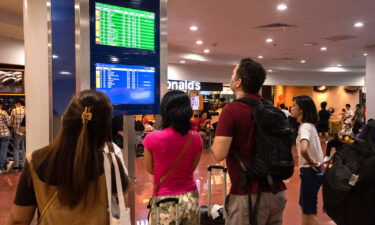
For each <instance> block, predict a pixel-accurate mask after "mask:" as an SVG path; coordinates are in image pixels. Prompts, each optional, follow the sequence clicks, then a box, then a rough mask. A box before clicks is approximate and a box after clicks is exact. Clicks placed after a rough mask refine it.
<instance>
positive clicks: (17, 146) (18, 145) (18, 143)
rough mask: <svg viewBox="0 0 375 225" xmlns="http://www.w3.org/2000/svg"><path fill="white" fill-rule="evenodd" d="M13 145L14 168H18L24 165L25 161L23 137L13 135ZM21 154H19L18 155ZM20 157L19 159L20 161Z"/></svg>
mask: <svg viewBox="0 0 375 225" xmlns="http://www.w3.org/2000/svg"><path fill="white" fill-rule="evenodd" d="M13 145H14V156H13V157H14V167H20V166H23V165H24V164H25V161H26V149H25V135H19V134H17V133H15V134H14V138H13ZM20 153H21V154H20ZM20 155H21V159H20Z"/></svg>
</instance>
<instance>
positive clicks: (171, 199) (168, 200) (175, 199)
mask: <svg viewBox="0 0 375 225" xmlns="http://www.w3.org/2000/svg"><path fill="white" fill-rule="evenodd" d="M167 202H174V204H178V198H165V199H162V200H159V201H157V202H156V203H155V205H156V207H160V204H163V203H167Z"/></svg>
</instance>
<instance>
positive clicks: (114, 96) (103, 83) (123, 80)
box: [95, 63, 155, 104]
mask: <svg viewBox="0 0 375 225" xmlns="http://www.w3.org/2000/svg"><path fill="white" fill-rule="evenodd" d="M95 84H96V89H97V90H99V91H102V92H104V93H105V94H107V96H108V97H109V98H110V100H111V102H112V103H113V104H154V103H155V67H148V66H133V65H119V64H106V63H96V64H95Z"/></svg>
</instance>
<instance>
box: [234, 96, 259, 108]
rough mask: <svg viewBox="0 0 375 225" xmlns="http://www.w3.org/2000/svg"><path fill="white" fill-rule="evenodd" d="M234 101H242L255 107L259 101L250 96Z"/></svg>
mask: <svg viewBox="0 0 375 225" xmlns="http://www.w3.org/2000/svg"><path fill="white" fill-rule="evenodd" d="M236 102H242V103H244V104H246V105H248V106H250V107H256V106H257V105H258V104H259V102H260V101H257V100H254V99H252V98H246V97H244V98H239V99H237V100H236Z"/></svg>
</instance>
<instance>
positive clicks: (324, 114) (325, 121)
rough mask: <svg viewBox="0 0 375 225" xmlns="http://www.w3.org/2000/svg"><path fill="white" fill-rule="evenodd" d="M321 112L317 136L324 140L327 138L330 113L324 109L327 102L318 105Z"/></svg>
mask: <svg viewBox="0 0 375 225" xmlns="http://www.w3.org/2000/svg"><path fill="white" fill-rule="evenodd" d="M320 107H321V108H322V110H320V111H319V122H318V132H319V136H320V137H322V138H324V139H326V138H328V127H329V118H330V117H331V113H330V112H329V111H328V110H327V109H326V108H327V102H322V103H320Z"/></svg>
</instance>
